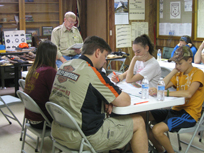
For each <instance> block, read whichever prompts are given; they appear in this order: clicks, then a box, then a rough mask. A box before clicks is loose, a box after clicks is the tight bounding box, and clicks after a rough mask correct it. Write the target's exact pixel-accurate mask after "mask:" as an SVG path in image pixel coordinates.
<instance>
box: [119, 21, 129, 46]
mask: <svg viewBox="0 0 204 153" xmlns="http://www.w3.org/2000/svg"><path fill="white" fill-rule="evenodd" d="M124 47H131V25H116V48H124Z"/></svg>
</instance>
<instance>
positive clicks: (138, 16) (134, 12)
mask: <svg viewBox="0 0 204 153" xmlns="http://www.w3.org/2000/svg"><path fill="white" fill-rule="evenodd" d="M129 19H130V20H145V1H144V0H129Z"/></svg>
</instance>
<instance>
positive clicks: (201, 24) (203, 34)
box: [193, 0, 204, 41]
mask: <svg viewBox="0 0 204 153" xmlns="http://www.w3.org/2000/svg"><path fill="white" fill-rule="evenodd" d="M193 9H194V11H193V12H195V13H194V40H195V41H203V40H204V17H203V15H204V0H194V7H193Z"/></svg>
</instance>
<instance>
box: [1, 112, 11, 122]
mask: <svg viewBox="0 0 204 153" xmlns="http://www.w3.org/2000/svg"><path fill="white" fill-rule="evenodd" d="M0 111H1V113H2V114H3V115H4V117H5V118H6V120H7V121H8V122H9V124H12V122H11V121H10V120H9V119H8V117H7V116H6V114H4V112H3V111H2V110H1V109H0Z"/></svg>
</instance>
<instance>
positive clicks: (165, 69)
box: [161, 67, 171, 78]
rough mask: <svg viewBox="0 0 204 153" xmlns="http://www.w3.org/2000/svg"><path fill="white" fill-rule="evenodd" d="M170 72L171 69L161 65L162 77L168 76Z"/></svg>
mask: <svg viewBox="0 0 204 153" xmlns="http://www.w3.org/2000/svg"><path fill="white" fill-rule="evenodd" d="M170 72H171V70H169V69H167V68H165V67H161V77H162V78H165V76H167V75H168V74H169V73H170Z"/></svg>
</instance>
